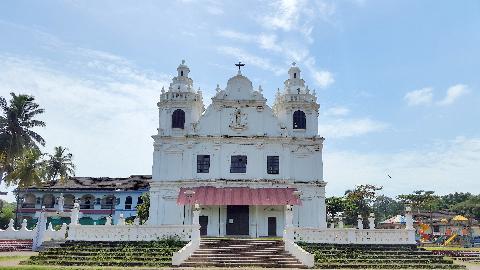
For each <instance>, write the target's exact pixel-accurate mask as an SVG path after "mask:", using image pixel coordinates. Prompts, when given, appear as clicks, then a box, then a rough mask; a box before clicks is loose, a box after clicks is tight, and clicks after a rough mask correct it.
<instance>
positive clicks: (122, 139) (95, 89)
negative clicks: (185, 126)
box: [0, 50, 168, 176]
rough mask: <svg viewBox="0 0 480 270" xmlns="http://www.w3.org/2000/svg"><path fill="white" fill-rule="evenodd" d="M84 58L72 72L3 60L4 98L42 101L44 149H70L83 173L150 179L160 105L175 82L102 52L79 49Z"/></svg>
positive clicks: (0, 65) (28, 61)
mask: <svg viewBox="0 0 480 270" xmlns="http://www.w3.org/2000/svg"><path fill="white" fill-rule="evenodd" d="M77 57H78V59H75V60H73V59H71V60H73V61H72V62H69V63H67V65H68V66H69V70H68V71H67V69H66V68H64V66H62V65H61V64H59V66H56V65H57V64H58V63H52V62H51V61H43V60H41V59H37V60H34V59H29V58H22V57H18V56H11V55H9V56H5V55H0V95H1V96H4V97H7V99H8V95H9V92H11V91H13V92H16V93H27V94H31V95H33V96H35V98H36V100H37V102H38V103H39V104H40V105H41V106H42V107H43V108H45V113H44V114H43V115H42V120H44V121H45V122H46V123H47V126H46V128H41V129H38V130H37V131H38V133H40V134H41V135H42V136H43V137H44V138H45V140H46V142H47V146H46V148H44V149H43V151H46V152H51V151H52V149H53V147H54V146H57V145H62V146H66V147H68V148H69V149H70V150H71V152H72V153H73V154H74V161H75V164H76V165H77V175H80V176H81V175H85V176H127V175H130V174H150V173H151V152H152V140H151V138H150V137H149V136H148V135H149V134H150V135H153V134H155V127H156V126H157V121H158V119H157V115H158V112H157V108H156V102H157V100H158V97H159V94H160V89H161V87H162V86H163V85H168V81H167V80H166V76H165V75H162V74H150V73H149V72H144V71H142V70H138V69H136V68H135V67H134V66H133V65H132V64H130V63H129V62H128V61H127V60H125V59H123V58H120V57H118V58H117V57H116V56H114V55H110V54H104V53H102V52H93V51H90V52H88V53H84V51H82V50H77ZM81 59H83V60H84V61H83V62H79V63H77V64H78V66H75V65H73V64H72V63H74V62H76V61H81ZM119 63H121V64H119ZM132 142H135V143H132Z"/></svg>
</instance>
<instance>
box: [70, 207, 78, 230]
mask: <svg viewBox="0 0 480 270" xmlns="http://www.w3.org/2000/svg"><path fill="white" fill-rule="evenodd" d="M79 215H80V205H79V204H78V202H75V203H74V204H73V209H72V212H71V213H70V225H78V219H79Z"/></svg>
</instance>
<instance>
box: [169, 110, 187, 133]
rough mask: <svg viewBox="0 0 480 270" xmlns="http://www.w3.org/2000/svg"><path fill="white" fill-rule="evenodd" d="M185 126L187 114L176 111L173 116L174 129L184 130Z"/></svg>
mask: <svg viewBox="0 0 480 270" xmlns="http://www.w3.org/2000/svg"><path fill="white" fill-rule="evenodd" d="M184 126H185V112H184V111H182V110H180V109H176V110H175V111H174V112H173V114H172V128H181V129H184Z"/></svg>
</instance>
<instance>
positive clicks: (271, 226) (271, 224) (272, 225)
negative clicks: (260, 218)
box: [268, 217, 277, 236]
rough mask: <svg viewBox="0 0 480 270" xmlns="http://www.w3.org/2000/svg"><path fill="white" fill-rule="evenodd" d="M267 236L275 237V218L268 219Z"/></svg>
mask: <svg viewBox="0 0 480 270" xmlns="http://www.w3.org/2000/svg"><path fill="white" fill-rule="evenodd" d="M268 236H277V218H276V217H268Z"/></svg>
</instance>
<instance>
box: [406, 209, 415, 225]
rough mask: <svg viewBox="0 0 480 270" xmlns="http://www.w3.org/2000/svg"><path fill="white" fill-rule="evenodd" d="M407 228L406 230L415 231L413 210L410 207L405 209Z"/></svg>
mask: <svg viewBox="0 0 480 270" xmlns="http://www.w3.org/2000/svg"><path fill="white" fill-rule="evenodd" d="M405 226H406V228H405V229H407V230H413V217H412V208H411V207H410V206H407V207H405Z"/></svg>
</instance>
